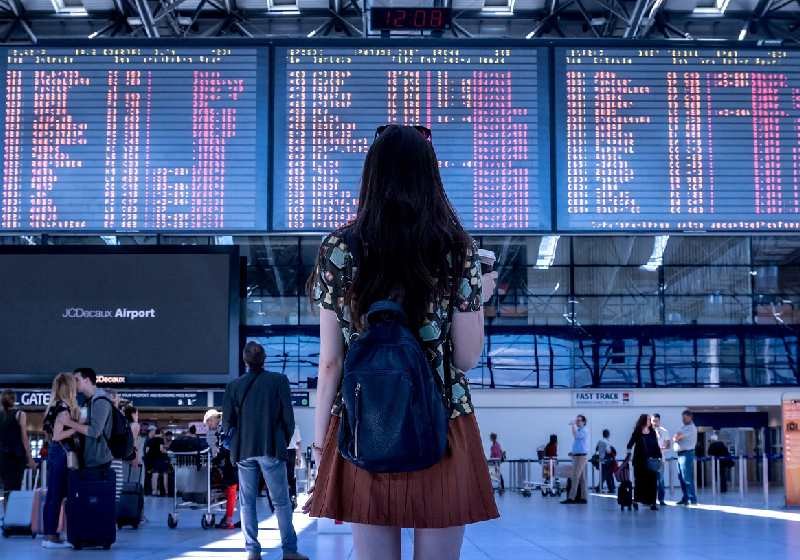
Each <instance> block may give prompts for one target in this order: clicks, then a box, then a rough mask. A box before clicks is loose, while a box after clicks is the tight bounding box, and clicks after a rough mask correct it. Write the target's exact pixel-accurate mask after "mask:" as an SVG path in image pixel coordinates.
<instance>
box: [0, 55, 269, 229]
mask: <svg viewBox="0 0 800 560" xmlns="http://www.w3.org/2000/svg"><path fill="white" fill-rule="evenodd" d="M2 53H3V55H4V56H3V65H2V66H3V67H2V71H0V75H2V77H3V78H4V80H5V83H4V84H3V86H2V88H1V89H0V91H3V92H5V108H4V110H2V117H0V118H2V123H0V129H2V134H0V138H1V140H0V141H2V147H3V169H2V177H3V182H2V190H1V191H0V231H3V230H13V231H71V232H75V231H99V232H103V231H105V232H132V231H162V230H163V231H173V230H175V231H201V230H202V231H216V230H234V231H235V230H265V229H266V226H267V218H266V217H267V209H266V200H267V196H266V190H267V187H266V185H267V180H266V173H267V170H266V163H265V162H266V154H267V146H266V136H267V135H266V129H267V125H266V105H267V104H266V103H263V102H260V101H259V100H260V99H261V98H263V96H265V95H266V94H267V93H266V92H267V83H266V82H267V74H268V68H267V51H266V49H256V48H220V47H206V48H198V47H191V48H184V47H177V48H170V47H150V46H137V47H113V48H112V47H105V48H102V47H80V48H47V47H19V48H8V49H4V50H3V51H2Z"/></svg>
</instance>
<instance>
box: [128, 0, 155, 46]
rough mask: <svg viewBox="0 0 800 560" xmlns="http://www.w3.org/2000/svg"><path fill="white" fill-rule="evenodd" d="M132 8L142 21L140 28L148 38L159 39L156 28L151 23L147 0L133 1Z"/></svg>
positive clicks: (150, 12) (151, 18)
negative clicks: (133, 7) (142, 28)
mask: <svg viewBox="0 0 800 560" xmlns="http://www.w3.org/2000/svg"><path fill="white" fill-rule="evenodd" d="M133 1H134V6H135V8H136V11H137V13H138V14H139V18H140V19H141V20H142V26H143V27H144V31H145V33H146V34H147V36H148V37H150V38H151V39H157V38H158V37H160V34H159V33H158V26H157V25H156V24H155V23H154V22H153V12H152V11H151V10H150V4H149V3H148V0H133Z"/></svg>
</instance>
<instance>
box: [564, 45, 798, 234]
mask: <svg viewBox="0 0 800 560" xmlns="http://www.w3.org/2000/svg"><path fill="white" fill-rule="evenodd" d="M555 64H556V68H555V75H556V83H555V98H556V117H555V118H556V123H555V128H556V131H557V135H558V138H557V154H558V156H557V160H558V167H557V175H558V195H557V201H556V204H557V206H558V222H557V225H558V229H559V230H561V231H610V232H613V231H659V230H662V231H720V232H723V231H787V230H797V229H800V147H798V146H799V145H800V52H793V51H783V50H773V51H770V50H766V49H761V50H755V49H730V48H667V47H659V48H652V47H647V48H645V47H642V48H633V47H625V48H577V47H575V48H557V49H556V50H555Z"/></svg>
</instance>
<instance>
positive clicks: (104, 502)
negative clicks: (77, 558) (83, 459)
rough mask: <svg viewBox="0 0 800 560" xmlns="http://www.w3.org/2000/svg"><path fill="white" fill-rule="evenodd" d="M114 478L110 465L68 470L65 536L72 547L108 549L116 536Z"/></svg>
mask: <svg viewBox="0 0 800 560" xmlns="http://www.w3.org/2000/svg"><path fill="white" fill-rule="evenodd" d="M116 482H117V481H116V473H114V471H113V470H111V469H110V468H109V469H102V470H98V469H81V470H71V471H69V480H68V486H67V489H68V492H67V506H66V514H67V540H68V541H69V543H70V544H71V545H72V546H73V547H75V549H76V550H80V549H82V548H105V549H109V548H111V545H112V544H114V542H115V541H116V540H117V525H116V518H117V516H116V501H117V499H116Z"/></svg>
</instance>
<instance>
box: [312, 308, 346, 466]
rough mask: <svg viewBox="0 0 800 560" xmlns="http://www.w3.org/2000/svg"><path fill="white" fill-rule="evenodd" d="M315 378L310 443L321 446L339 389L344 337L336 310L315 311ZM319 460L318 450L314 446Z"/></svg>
mask: <svg viewBox="0 0 800 560" xmlns="http://www.w3.org/2000/svg"><path fill="white" fill-rule="evenodd" d="M319 342H320V344H319V378H318V379H317V399H316V401H317V402H316V408H315V410H314V445H315V446H320V447H321V446H322V444H323V443H324V440H325V434H326V433H327V432H328V424H329V423H330V420H331V406H332V405H333V400H334V399H335V398H336V392H337V391H338V390H339V381H340V380H341V379H342V366H343V363H344V338H343V336H342V331H341V329H340V328H339V320H338V319H337V317H336V313H334V312H333V311H331V310H329V309H320V312H319ZM314 454H315V458H316V459H317V461H319V452H318V450H317V449H316V448H315V449H314Z"/></svg>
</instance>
